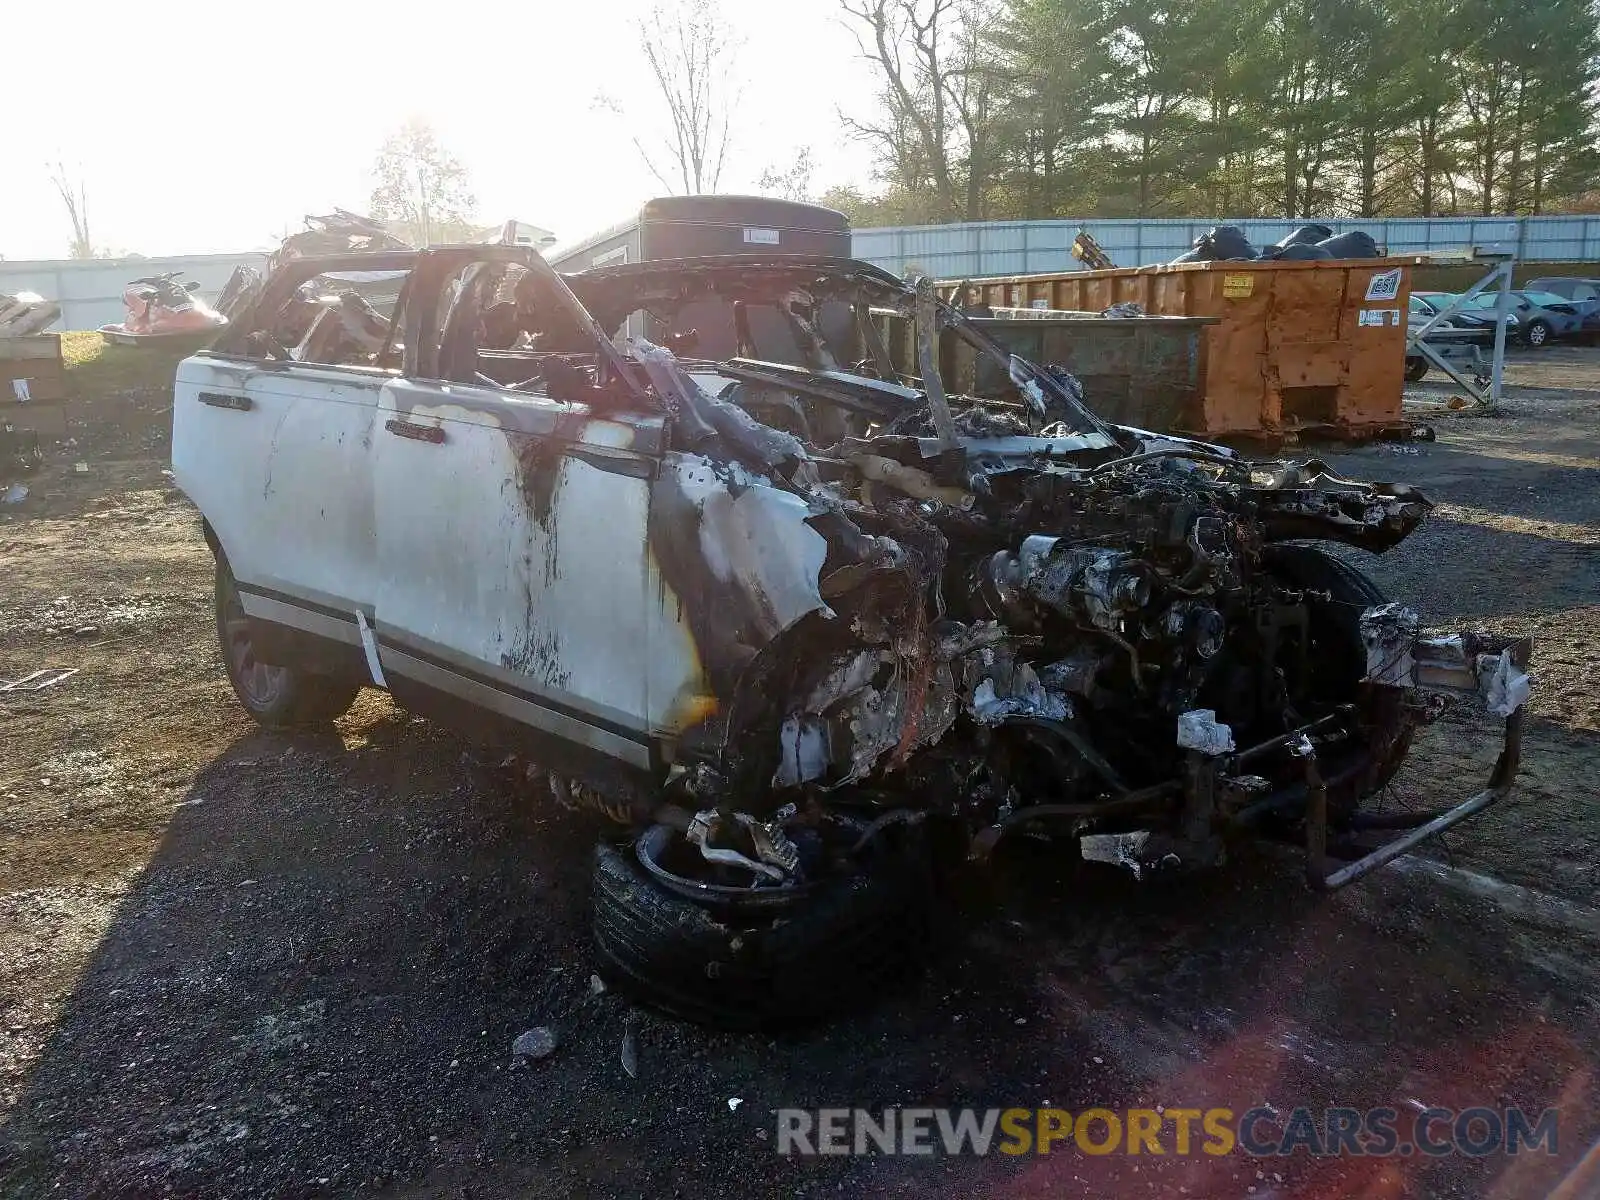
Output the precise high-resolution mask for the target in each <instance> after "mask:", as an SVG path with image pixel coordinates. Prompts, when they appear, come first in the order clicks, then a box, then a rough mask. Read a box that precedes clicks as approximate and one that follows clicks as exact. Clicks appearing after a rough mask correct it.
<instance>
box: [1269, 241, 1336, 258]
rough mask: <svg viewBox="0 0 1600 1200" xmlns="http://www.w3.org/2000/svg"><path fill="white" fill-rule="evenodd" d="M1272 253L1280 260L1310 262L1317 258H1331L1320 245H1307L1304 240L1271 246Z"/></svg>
mask: <svg viewBox="0 0 1600 1200" xmlns="http://www.w3.org/2000/svg"><path fill="white" fill-rule="evenodd" d="M1273 249H1274V250H1275V251H1276V253H1275V254H1274V255H1273V257H1274V258H1277V259H1278V260H1279V261H1280V262H1310V261H1312V260H1313V259H1317V258H1332V257H1333V255H1331V254H1329V253H1328V252H1327V251H1326V250H1324V249H1323V248H1322V247H1321V246H1308V245H1306V244H1305V243H1304V242H1296V243H1294V245H1292V246H1283V247H1273Z"/></svg>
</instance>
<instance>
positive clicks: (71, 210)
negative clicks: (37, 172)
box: [49, 159, 95, 258]
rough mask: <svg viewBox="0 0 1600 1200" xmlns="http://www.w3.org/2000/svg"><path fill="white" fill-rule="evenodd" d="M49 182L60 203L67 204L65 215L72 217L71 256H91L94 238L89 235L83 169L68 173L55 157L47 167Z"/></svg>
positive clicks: (87, 198)
mask: <svg viewBox="0 0 1600 1200" xmlns="http://www.w3.org/2000/svg"><path fill="white" fill-rule="evenodd" d="M49 170H50V182H51V183H53V184H55V188H56V192H57V194H58V195H60V197H61V203H63V204H65V205H66V206H67V216H68V217H70V218H71V219H72V248H71V250H70V251H69V256H70V257H72V258H93V257H94V256H95V255H94V239H93V238H91V237H90V236H89V197H88V193H87V192H86V190H85V188H84V184H83V171H82V168H79V170H78V173H77V174H76V175H71V174H68V172H67V167H66V164H65V163H64V162H62V161H61V160H60V159H57V160H56V162H55V165H54V166H52V167H50V168H49Z"/></svg>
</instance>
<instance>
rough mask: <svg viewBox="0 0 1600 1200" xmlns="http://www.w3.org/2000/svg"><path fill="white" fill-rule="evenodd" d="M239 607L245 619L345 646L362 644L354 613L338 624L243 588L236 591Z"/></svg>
mask: <svg viewBox="0 0 1600 1200" xmlns="http://www.w3.org/2000/svg"><path fill="white" fill-rule="evenodd" d="M239 604H240V606H241V607H242V608H243V609H244V612H245V616H247V617H255V618H256V619H257V620H261V621H271V622H272V623H273V624H275V625H287V626H289V628H291V629H300V630H304V631H305V632H306V633H314V634H316V635H317V636H318V637H325V638H327V639H328V640H329V641H330V642H343V643H344V644H345V645H347V646H359V645H361V634H360V632H359V631H358V630H357V629H356V625H355V614H354V613H351V615H350V619H349V620H347V621H341V620H339V619H338V618H337V617H330V616H328V615H327V614H326V613H320V612H315V611H313V610H312V609H309V608H302V607H301V606H300V605H298V604H289V603H286V602H285V601H283V600H274V599H272V598H271V597H270V596H263V595H261V594H260V593H258V592H251V591H247V590H246V589H244V588H240V589H239Z"/></svg>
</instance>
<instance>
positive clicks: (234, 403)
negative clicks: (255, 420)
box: [200, 392, 255, 412]
mask: <svg viewBox="0 0 1600 1200" xmlns="http://www.w3.org/2000/svg"><path fill="white" fill-rule="evenodd" d="M200 403H201V404H209V405H210V406H211V407H212V408H231V409H233V410H234V411H235V412H249V411H250V410H251V409H252V408H254V407H255V403H254V401H252V400H251V399H250V397H249V396H234V395H231V394H229V393H228V392H201V393H200Z"/></svg>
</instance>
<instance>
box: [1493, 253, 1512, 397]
mask: <svg viewBox="0 0 1600 1200" xmlns="http://www.w3.org/2000/svg"><path fill="white" fill-rule="evenodd" d="M1516 261H1517V260H1516V259H1514V258H1508V259H1506V261H1505V262H1503V263H1501V264H1500V266H1499V267H1498V268H1496V274H1498V275H1499V283H1500V293H1499V296H1498V297H1497V299H1496V302H1495V308H1494V362H1493V363H1492V364H1491V365H1490V367H1489V411H1490V412H1493V411H1494V410H1495V409H1496V408H1498V407H1499V406H1500V382H1501V377H1502V376H1503V375H1504V374H1505V369H1506V318H1507V317H1509V316H1510V315H1511V268H1512V267H1513V266H1515V265H1516Z"/></svg>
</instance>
